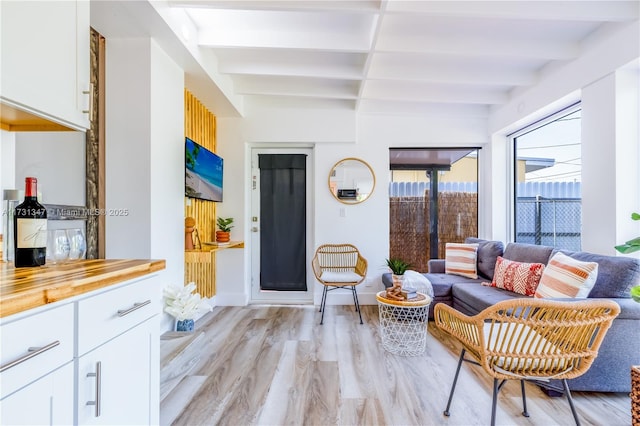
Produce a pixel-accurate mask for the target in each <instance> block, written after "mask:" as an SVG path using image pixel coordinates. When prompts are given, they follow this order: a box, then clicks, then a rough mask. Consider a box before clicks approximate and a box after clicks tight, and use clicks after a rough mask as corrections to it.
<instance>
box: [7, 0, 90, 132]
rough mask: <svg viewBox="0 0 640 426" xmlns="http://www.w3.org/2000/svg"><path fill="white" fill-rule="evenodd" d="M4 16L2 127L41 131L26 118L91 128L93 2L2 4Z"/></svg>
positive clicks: (70, 126) (81, 128)
mask: <svg viewBox="0 0 640 426" xmlns="http://www.w3.org/2000/svg"><path fill="white" fill-rule="evenodd" d="M0 17H1V22H2V25H1V26H0V28H1V31H0V42H1V48H0V52H1V62H0V70H1V73H0V75H1V77H0V107H1V108H2V114H1V115H2V117H1V118H2V120H1V122H2V128H4V129H5V130H37V129H29V128H20V119H21V118H22V119H24V117H25V115H26V116H27V118H28V117H31V118H40V119H44V120H46V121H43V122H45V123H46V122H47V121H48V122H51V124H52V125H56V124H57V125H62V126H64V127H67V128H70V129H75V130H86V129H88V128H89V125H90V123H89V114H88V109H89V105H90V99H89V96H90V92H91V90H90V87H89V83H90V79H89V53H90V52H89V49H90V46H89V43H90V39H89V31H90V28H89V26H90V15H89V1H87V0H78V1H26V2H24V1H2V2H0ZM26 123H29V121H28V120H27V121H26ZM12 125H15V127H16V128H15V129H13V128H11V126H12ZM27 127H28V125H27Z"/></svg>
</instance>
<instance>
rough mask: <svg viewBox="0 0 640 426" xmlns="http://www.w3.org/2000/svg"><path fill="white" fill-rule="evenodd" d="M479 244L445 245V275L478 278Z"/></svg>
mask: <svg viewBox="0 0 640 426" xmlns="http://www.w3.org/2000/svg"><path fill="white" fill-rule="evenodd" d="M477 257H478V244H477V243H476V244H460V243H447V244H446V245H445V263H444V272H445V274H453V275H461V276H463V277H467V278H473V279H477V278H478V263H477Z"/></svg>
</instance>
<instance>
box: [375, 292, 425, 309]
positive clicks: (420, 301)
mask: <svg viewBox="0 0 640 426" xmlns="http://www.w3.org/2000/svg"><path fill="white" fill-rule="evenodd" d="M386 294H387V292H386V291H385V290H382V291H380V292H378V293H376V299H377V300H378V302H380V303H384V304H387V305H394V306H406V307H411V306H416V307H417V306H425V305H428V304H429V303H431V297H429V296H427V295H426V294H424V293H418V296H417V297H416V298H415V299H410V300H392V299H387V298H386V297H384V296H385V295H386Z"/></svg>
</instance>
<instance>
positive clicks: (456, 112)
mask: <svg viewBox="0 0 640 426" xmlns="http://www.w3.org/2000/svg"><path fill="white" fill-rule="evenodd" d="M359 105H360V108H359V109H358V112H361V113H365V114H385V115H422V116H443V117H446V116H454V117H476V118H478V117H479V118H486V117H488V116H489V107H488V106H487V105H481V104H475V105H465V104H453V103H440V102H413V101H390V100H380V99H362V100H360V103H359Z"/></svg>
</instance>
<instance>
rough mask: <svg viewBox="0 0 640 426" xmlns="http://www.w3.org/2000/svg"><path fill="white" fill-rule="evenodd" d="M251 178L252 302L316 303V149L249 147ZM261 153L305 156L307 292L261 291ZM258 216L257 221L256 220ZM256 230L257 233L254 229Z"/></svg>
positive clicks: (250, 268) (250, 297) (250, 248)
mask: <svg viewBox="0 0 640 426" xmlns="http://www.w3.org/2000/svg"><path fill="white" fill-rule="evenodd" d="M250 149H251V152H250V168H249V169H250V176H249V193H250V195H249V217H248V222H247V223H248V224H249V235H250V237H249V238H248V240H249V241H250V242H249V259H250V261H249V283H250V287H251V288H250V291H249V303H251V304H265V303H267V304H313V303H314V301H313V296H314V289H315V278H314V275H313V271H312V269H311V259H312V257H313V241H314V239H313V205H314V203H313V200H314V192H313V188H314V184H313V181H314V180H313V176H314V173H313V170H314V169H313V163H314V157H313V152H314V151H313V147H309V146H293V147H291V146H288V147H284V146H278V147H260V146H251V147H250ZM258 154H306V155H307V161H306V178H307V179H306V193H307V200H306V210H307V214H306V246H305V251H306V254H305V261H306V265H307V272H306V281H307V291H271V290H261V289H260V275H259V273H260V232H259V229H260V221H259V220H260V170H259V168H258V161H257V160H258ZM254 216H257V217H258V222H257V223H256V222H254V221H253V217H254ZM254 227H257V228H258V232H254V231H253V228H254Z"/></svg>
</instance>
